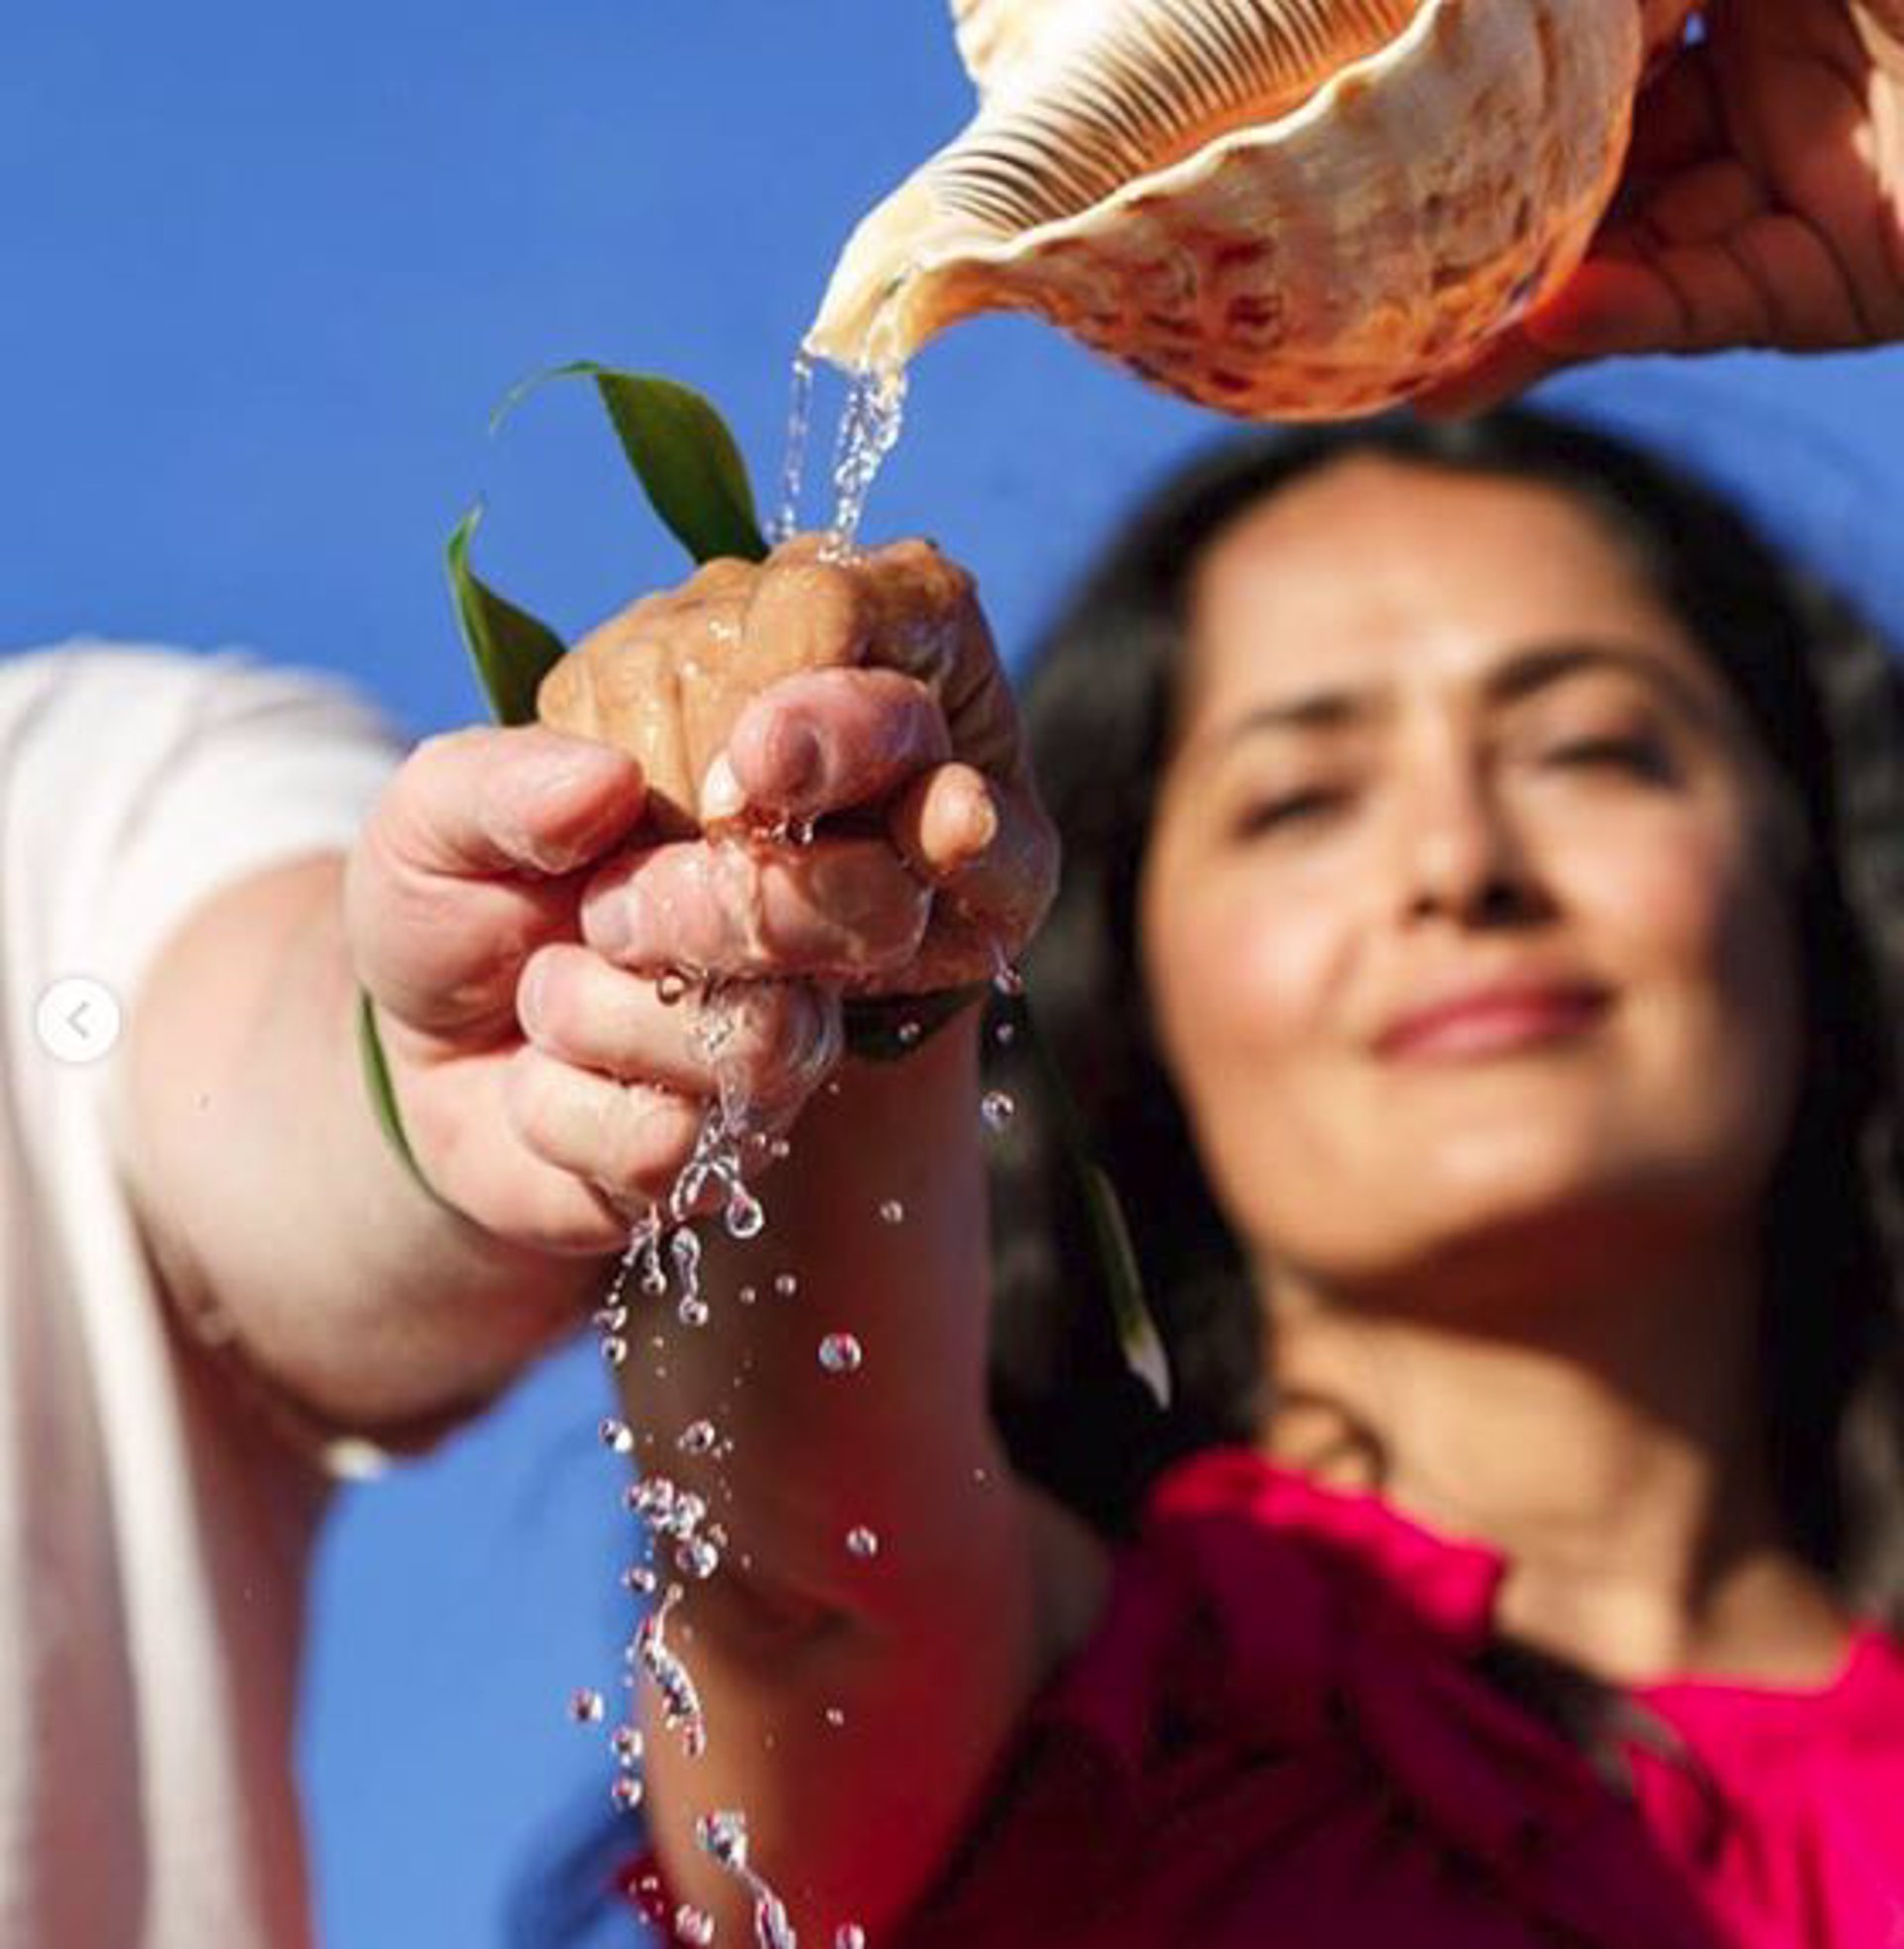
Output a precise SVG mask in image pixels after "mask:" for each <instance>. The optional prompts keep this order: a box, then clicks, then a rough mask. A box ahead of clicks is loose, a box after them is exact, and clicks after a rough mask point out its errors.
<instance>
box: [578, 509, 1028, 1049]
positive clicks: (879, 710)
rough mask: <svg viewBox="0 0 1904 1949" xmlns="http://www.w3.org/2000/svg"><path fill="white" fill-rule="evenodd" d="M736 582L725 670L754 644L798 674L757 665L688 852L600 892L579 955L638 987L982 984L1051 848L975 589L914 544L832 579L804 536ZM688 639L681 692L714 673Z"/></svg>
mask: <svg viewBox="0 0 1904 1949" xmlns="http://www.w3.org/2000/svg"><path fill="white" fill-rule="evenodd" d="M737 574H738V575H751V576H752V577H753V578H754V579H753V581H752V584H751V586H749V587H745V588H743V587H742V586H741V585H740V584H739V582H738V579H736V580H734V581H732V582H730V593H731V595H732V597H733V599H734V600H736V602H737V603H738V604H739V609H740V613H739V614H737V616H736V617H735V618H734V619H733V620H732V621H731V623H730V626H729V629H728V630H727V632H726V634H727V637H728V640H729V647H730V655H731V656H732V657H733V658H734V662H733V663H731V664H730V667H729V668H730V670H733V669H735V668H740V657H741V656H742V655H744V654H745V651H746V648H747V646H749V645H751V644H753V643H754V642H755V640H756V639H757V637H759V638H771V639H777V640H778V641H780V642H781V643H782V644H786V643H798V644H799V645H800V646H801V660H800V661H801V667H800V668H799V669H797V670H794V671H793V672H792V673H788V674H779V673H777V671H776V670H774V669H773V666H772V665H770V666H769V670H770V676H769V680H768V681H767V682H765V683H764V684H761V685H759V686H758V687H757V688H756V690H755V691H754V693H753V694H752V695H751V696H749V697H748V698H747V699H746V701H745V702H744V703H742V704H741V705H740V707H739V708H738V709H737V710H736V711H735V712H734V714H733V715H732V717H731V721H730V725H729V728H728V729H727V734H726V736H725V738H724V740H723V741H722V742H721V743H720V745H719V746H718V748H711V749H704V751H703V752H702V753H701V754H699V755H700V756H703V757H705V760H706V762H705V765H704V766H703V767H702V769H701V770H700V773H699V777H698V780H697V782H696V784H695V788H694V790H695V798H696V803H695V808H694V811H695V817H696V819H697V821H698V823H699V824H700V826H701V827H702V828H703V831H702V832H701V834H700V835H699V836H697V837H694V838H691V839H681V840H678V841H675V842H672V843H664V844H661V845H658V846H654V847H649V848H644V849H642V850H640V851H637V852H634V853H632V854H630V855H629V856H627V857H626V858H623V859H620V860H618V861H616V862H614V863H613V864H612V865H611V866H610V867H608V868H607V869H605V870H604V871H603V872H602V873H600V874H598V875H597V876H596V877H595V879H594V880H593V882H592V883H591V885H590V887H589V889H588V892H587V895H586V898H585V900H584V904H583V913H582V919H583V930H584V936H585V938H586V940H587V942H588V944H589V946H590V947H592V948H594V949H596V950H597V951H598V952H599V954H600V955H601V956H602V957H604V958H605V959H606V960H608V961H609V962H612V963H613V964H614V965H615V966H616V967H618V968H620V969H623V970H625V971H630V972H634V973H637V974H640V975H643V976H646V977H649V978H651V979H652V978H654V977H655V976H658V975H660V974H661V973H662V972H663V971H666V970H682V971H686V972H689V973H692V974H694V975H697V976H698V975H712V976H716V977H725V978H740V979H761V978H773V979H786V978H798V979H803V980H809V981H816V982H818V983H821V984H822V985H824V986H826V987H828V988H830V989H835V990H839V991H843V992H845V993H847V994H852V995H865V994H879V995H893V994H922V993H927V992H930V991H933V990H937V989H944V988H951V987H957V986H961V985H963V984H965V983H968V982H973V981H980V980H984V979H985V978H987V977H988V976H990V975H991V974H992V973H993V972H995V970H996V968H997V966H998V964H999V959H1000V957H1001V956H1002V955H1003V956H1007V957H1010V956H1011V955H1014V954H1015V953H1016V952H1017V951H1018V949H1019V948H1020V947H1021V946H1022V945H1023V943H1024V941H1025V940H1026V938H1027V937H1028V936H1029V934H1030V933H1031V931H1032V930H1033V928H1035V926H1036V925H1037V923H1038V921H1039V920H1040V919H1041V918H1042V917H1043V914H1044V911H1045V909H1046V907H1047V906H1048V905H1049V902H1050V898H1051V893H1052V890H1053V887H1054V884H1055V878H1056V866H1057V848H1056V842H1055V838H1054V835H1053V833H1052V830H1051V827H1050V824H1049V821H1048V820H1047V819H1046V817H1045V815H1044V812H1043V810H1042V808H1041V807H1040V806H1039V804H1038V801H1037V796H1036V793H1035V792H1034V790H1033V788H1032V785H1031V781H1030V777H1029V773H1028V771H1027V769H1026V766H1025V762H1024V756H1023V752H1022V749H1021V746H1020V741H1019V737H1018V728H1017V718H1016V712H1015V709H1014V707H1013V704H1012V701H1011V691H1010V688H1009V685H1008V684H1007V682H1006V678H1005V674H1004V671H1003V670H1002V669H1001V668H1000V665H999V662H998V658H997V655H996V652H995V651H994V648H993V645H992V639H991V634H990V631H989V630H988V629H987V627H986V625H985V621H984V618H983V616H982V614H981V613H980V611H979V608H978V604H977V601H976V599H975V596H974V592H973V586H972V582H971V579H970V577H969V576H967V575H965V574H964V573H963V572H962V571H961V570H959V569H957V568H955V567H954V566H952V564H950V563H949V562H947V561H945V560H944V559H943V557H941V556H940V555H938V554H937V553H936V552H935V551H934V550H933V549H932V548H929V547H927V546H926V545H925V544H923V543H917V542H907V543H899V544H895V545H893V546H892V547H890V548H880V549H876V550H873V551H871V552H869V553H867V554H864V555H860V556H856V557H854V558H852V559H850V560H846V561H841V562H832V561H828V560H826V559H824V558H823V555H822V551H821V544H820V542H819V541H818V540H817V538H810V537H809V538H803V539H802V540H800V541H798V542H795V543H793V544H790V545H789V546H788V547H787V548H783V549H781V550H779V551H778V552H777V553H776V554H775V555H774V557H773V559H772V560H771V561H770V562H769V563H768V564H767V565H766V566H765V567H764V568H761V569H758V570H751V571H749V570H741V571H737ZM646 627H647V628H648V629H649V631H650V632H651V634H652V633H653V632H654V628H655V624H654V620H653V619H652V618H651V619H650V620H649V622H648V624H647V626H646ZM681 627H682V628H683V629H684V630H685V631H686V633H687V636H688V639H689V648H688V651H687V653H686V654H684V655H682V656H678V657H676V658H675V660H674V661H673V664H672V666H671V670H672V671H673V674H674V676H675V679H676V681H677V682H678V681H679V678H680V672H681V670H683V669H684V668H686V667H687V666H688V665H690V664H692V665H702V664H704V663H705V662H706V661H710V659H707V658H706V657H705V656H704V653H703V652H702V651H701V650H700V649H698V648H696V647H694V638H693V632H694V628H695V625H693V624H692V623H691V622H688V621H685V620H683V622H682V625H681ZM597 687H598V689H599V688H600V687H601V686H600V685H599V684H598V686H597ZM573 1014H574V1016H575V1018H576V1019H577V1020H578V1021H579V1019H580V1017H581V1014H582V1011H581V1010H580V1009H579V1007H578V1008H576V1009H575V1010H574V1011H573Z"/></svg>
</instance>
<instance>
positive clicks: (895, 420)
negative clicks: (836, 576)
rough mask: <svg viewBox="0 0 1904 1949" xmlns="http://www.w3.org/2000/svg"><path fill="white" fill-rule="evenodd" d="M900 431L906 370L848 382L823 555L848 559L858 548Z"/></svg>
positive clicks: (880, 371) (872, 370)
mask: <svg viewBox="0 0 1904 1949" xmlns="http://www.w3.org/2000/svg"><path fill="white" fill-rule="evenodd" d="M904 425H905V368H904V367H903V366H891V367H881V366H877V365H871V366H868V367H866V368H864V369H863V370H861V371H859V372H855V373H854V374H853V375H852V376H851V378H850V380H849V381H848V390H847V396H846V410H845V412H844V414H843V415H842V416H841V420H840V443H839V449H838V452H837V454H836V455H835V458H834V462H833V492H834V495H835V497H836V498H835V501H834V507H833V525H832V527H831V529H830V530H829V532H828V538H827V548H826V552H827V554H828V556H829V557H831V558H833V559H836V560H837V559H840V558H843V557H845V556H847V555H850V554H851V553H852V552H853V550H854V548H856V547H857V545H858V543H859V536H860V522H861V520H862V518H863V517H864V516H865V514H866V503H867V498H868V496H869V495H870V494H871V493H872V491H873V483H874V481H875V480H876V479H877V478H878V477H879V472H880V468H881V467H882V466H883V465H884V464H885V461H886V456H887V455H888V454H889V453H891V452H892V449H893V447H895V446H896V445H897V444H898V442H899V432H900V429H901V428H902V427H903V426H904Z"/></svg>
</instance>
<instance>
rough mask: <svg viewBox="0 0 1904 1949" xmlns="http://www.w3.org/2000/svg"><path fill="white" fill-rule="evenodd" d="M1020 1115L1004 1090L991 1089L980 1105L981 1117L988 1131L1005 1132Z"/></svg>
mask: <svg viewBox="0 0 1904 1949" xmlns="http://www.w3.org/2000/svg"><path fill="white" fill-rule="evenodd" d="M1017 1113H1018V1106H1017V1105H1016V1104H1015V1103H1014V1102H1012V1100H1011V1097H1009V1096H1008V1095H1007V1094H1006V1093H1005V1091H1004V1090H1002V1089H989V1090H987V1091H986V1093H985V1095H984V1097H983V1098H982V1099H981V1100H980V1103H979V1115H980V1116H981V1117H983V1118H984V1119H985V1124H986V1128H987V1129H988V1130H1003V1129H1004V1128H1005V1127H1006V1125H1007V1124H1009V1123H1010V1122H1011V1119H1012V1118H1013V1117H1015V1116H1016V1115H1017Z"/></svg>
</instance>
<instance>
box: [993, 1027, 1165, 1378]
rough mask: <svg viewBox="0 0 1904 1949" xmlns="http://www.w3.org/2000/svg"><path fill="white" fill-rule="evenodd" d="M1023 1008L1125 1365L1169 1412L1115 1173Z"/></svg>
mask: <svg viewBox="0 0 1904 1949" xmlns="http://www.w3.org/2000/svg"><path fill="white" fill-rule="evenodd" d="M1018 1009H1019V1018H1018V1019H1019V1024H1020V1027H1021V1029H1022V1032H1023V1035H1024V1039H1025V1041H1026V1043H1027V1044H1028V1045H1029V1047H1030V1050H1031V1057H1032V1061H1033V1063H1034V1064H1035V1066H1036V1069H1037V1073H1038V1081H1039V1084H1040V1086H1041V1087H1042V1088H1043V1090H1044V1093H1045V1096H1046V1098H1047V1100H1048V1101H1049V1103H1050V1106H1051V1113H1052V1121H1053V1122H1054V1123H1055V1124H1056V1126H1057V1136H1058V1142H1059V1145H1060V1146H1061V1148H1062V1150H1063V1152H1064V1161H1065V1167H1066V1168H1067V1169H1068V1170H1069V1171H1070V1172H1071V1175H1072V1180H1073V1182H1074V1184H1075V1186H1076V1189H1077V1193H1078V1197H1079V1199H1080V1201H1081V1202H1082V1203H1083V1205H1084V1209H1085V1213H1086V1215H1087V1217H1088V1218H1089V1219H1090V1221H1091V1243H1092V1247H1093V1251H1094V1256H1095V1257H1096V1259H1097V1262H1098V1277H1099V1278H1100V1279H1102V1280H1103V1282H1104V1289H1105V1295H1106V1297H1107V1298H1108V1299H1109V1300H1110V1302H1111V1316H1112V1319H1113V1320H1114V1322H1115V1323H1116V1325H1117V1330H1118V1345H1119V1347H1120V1348H1121V1349H1122V1350H1123V1353H1124V1359H1125V1365H1126V1366H1127V1367H1129V1368H1130V1372H1131V1373H1132V1374H1134V1375H1135V1376H1136V1378H1137V1379H1138V1380H1139V1381H1141V1382H1142V1383H1143V1385H1144V1386H1145V1387H1146V1388H1148V1389H1149V1391H1150V1394H1151V1398H1152V1399H1153V1400H1154V1401H1156V1403H1157V1405H1158V1406H1159V1407H1162V1408H1168V1407H1169V1405H1170V1400H1171V1380H1170V1357H1169V1355H1168V1354H1167V1353H1166V1352H1165V1351H1164V1345H1163V1335H1162V1334H1160V1333H1159V1332H1158V1331H1157V1323H1156V1319H1155V1317H1154V1315H1153V1314H1152V1313H1151V1311H1150V1302H1149V1300H1148V1299H1147V1298H1146V1297H1145V1296H1144V1290H1143V1275H1142V1274H1141V1273H1140V1272H1139V1271H1138V1269H1137V1255H1136V1253H1135V1251H1134V1250H1133V1249H1132V1247H1131V1244H1130V1224H1129V1222H1128V1221H1127V1220H1126V1218H1125V1215H1124V1204H1123V1201H1122V1200H1121V1199H1120V1198H1119V1196H1118V1187H1117V1185H1116V1184H1115V1183H1113V1182H1112V1180H1111V1175H1110V1173H1109V1172H1108V1171H1106V1170H1105V1169H1104V1168H1103V1167H1102V1166H1101V1165H1100V1164H1098V1163H1097V1162H1096V1160H1095V1159H1094V1158H1093V1157H1091V1154H1090V1149H1089V1147H1088V1145H1087V1144H1086V1142H1085V1136H1084V1124H1083V1121H1082V1119H1081V1118H1080V1117H1079V1116H1078V1106H1077V1104H1076V1103H1075V1102H1073V1100H1072V1097H1071V1091H1070V1088H1069V1086H1068V1085H1067V1084H1066V1082H1065V1080H1064V1072H1063V1071H1062V1070H1061V1069H1060V1068H1059V1067H1058V1062H1057V1058H1056V1056H1054V1055H1053V1054H1052V1053H1051V1048H1050V1044H1049V1043H1047V1042H1046V1041H1045V1039H1044V1037H1043V1035H1041V1034H1039V1031H1038V1025H1037V1022H1036V1020H1035V1018H1034V1017H1033V1016H1032V1014H1031V1005H1030V1002H1029V1001H1028V1000H1027V999H1025V998H1023V997H1020V998H1019V1002H1018Z"/></svg>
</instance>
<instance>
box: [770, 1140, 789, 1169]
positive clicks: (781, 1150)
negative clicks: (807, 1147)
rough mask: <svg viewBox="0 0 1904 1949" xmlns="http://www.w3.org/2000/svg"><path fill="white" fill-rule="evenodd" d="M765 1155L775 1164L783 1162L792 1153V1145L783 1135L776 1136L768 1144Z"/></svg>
mask: <svg viewBox="0 0 1904 1949" xmlns="http://www.w3.org/2000/svg"><path fill="white" fill-rule="evenodd" d="M767 1155H768V1156H769V1157H772V1158H773V1161H774V1162H775V1163H776V1164H783V1163H785V1161H786V1160H787V1158H788V1157H791V1156H792V1155H793V1146H792V1145H791V1144H790V1143H788V1142H787V1140H786V1139H785V1138H784V1137H776V1138H774V1139H773V1142H772V1143H771V1144H769V1145H768V1147H767Z"/></svg>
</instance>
